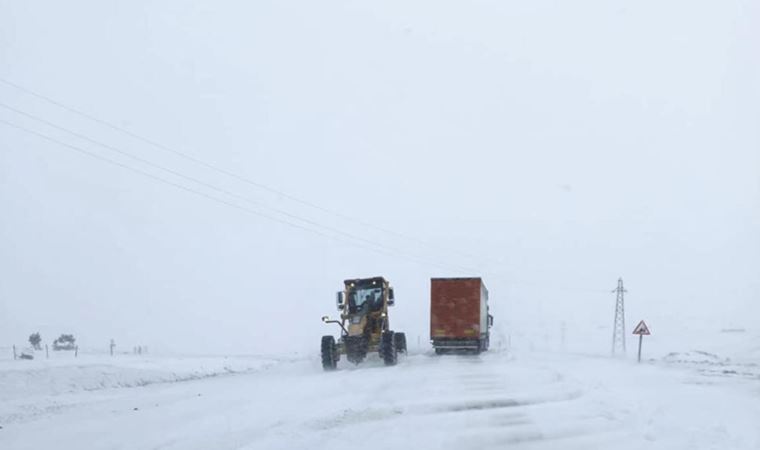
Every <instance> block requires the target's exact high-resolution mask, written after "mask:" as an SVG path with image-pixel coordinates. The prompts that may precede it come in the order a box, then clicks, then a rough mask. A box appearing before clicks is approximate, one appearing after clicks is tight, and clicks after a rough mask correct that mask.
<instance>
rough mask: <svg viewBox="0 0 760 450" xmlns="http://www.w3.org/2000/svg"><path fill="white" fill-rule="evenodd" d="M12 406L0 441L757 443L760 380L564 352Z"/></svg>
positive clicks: (309, 364)
mask: <svg viewBox="0 0 760 450" xmlns="http://www.w3.org/2000/svg"><path fill="white" fill-rule="evenodd" d="M342 363H343V362H342ZM15 408H16V409H17V411H15V414H14V415H13V416H11V415H10V413H9V411H7V410H3V412H4V413H5V415H4V416H3V418H2V419H0V420H4V421H5V423H0V425H2V427H3V428H2V429H0V448H2V449H14V450H16V449H18V450H21V449H35V450H36V449H47V448H56V449H158V448H161V449H188V448H190V449H299V448H304V449H305V448H308V449H331V450H333V449H334V450H338V449H356V448H361V449H381V448H394V449H406V448H444V449H449V448H450V449H458V450H462V449H469V448H473V449H482V448H526V449H527V448H531V449H532V448H538V449H540V448H562V449H574V448H578V449H581V448H582V449H595V448H612V447H613V446H614V447H616V448H623V449H642V448H651V449H715V448H731V449H758V448H760V425H758V424H760V378H753V377H737V376H732V374H726V376H725V377H721V376H713V377H710V376H705V375H704V374H700V373H698V372H697V371H694V370H689V369H684V368H674V367H671V366H668V365H665V364H660V363H658V364H652V363H647V364H641V365H637V364H635V363H634V362H631V361H621V360H612V359H609V358H600V357H593V356H579V355H567V354H524V355H523V354H517V355H512V354H506V353H496V352H492V353H489V354H485V355H482V356H479V357H474V356H471V357H466V356H446V357H435V356H429V355H411V356H409V357H407V358H404V359H403V360H402V361H401V363H400V364H399V365H398V366H396V367H383V366H382V365H381V364H380V362H379V361H369V362H367V363H366V364H364V365H362V366H359V367H357V368H353V367H346V366H345V365H343V366H342V370H340V371H338V372H334V373H324V372H322V370H321V368H320V367H319V365H318V361H316V360H312V359H302V360H295V361H292V360H291V361H281V362H280V363H278V364H275V365H272V366H266V367H262V368H261V369H260V370H253V371H250V372H247V373H242V374H230V375H224V376H218V377H210V378H203V379H198V380H190V381H183V382H177V383H159V384H149V385H146V386H142V387H132V388H120V389H101V390H94V391H78V392H69V393H59V394H56V395H53V396H47V397H45V403H44V405H36V406H35V405H33V404H28V403H27V404H24V403H23V402H21V403H17V404H16V405H15ZM6 409H7V408H6ZM11 417H12V418H13V419H12V420H10V419H11Z"/></svg>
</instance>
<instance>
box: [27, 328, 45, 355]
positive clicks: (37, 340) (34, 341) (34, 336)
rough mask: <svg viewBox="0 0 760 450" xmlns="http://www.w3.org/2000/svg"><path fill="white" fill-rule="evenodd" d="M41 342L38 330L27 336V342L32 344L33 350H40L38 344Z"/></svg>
mask: <svg viewBox="0 0 760 450" xmlns="http://www.w3.org/2000/svg"><path fill="white" fill-rule="evenodd" d="M41 342H42V338H41V337H40V333H39V331H38V332H36V333H34V334H32V335H30V336H29V343H30V344H32V348H34V349H35V350H42V347H41V346H40V343H41Z"/></svg>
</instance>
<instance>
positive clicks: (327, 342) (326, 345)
mask: <svg viewBox="0 0 760 450" xmlns="http://www.w3.org/2000/svg"><path fill="white" fill-rule="evenodd" d="M339 357H340V355H338V346H337V345H336V344H335V338H334V337H332V336H322V368H323V369H325V370H327V371H330V370H335V369H336V368H337V367H338V358H339Z"/></svg>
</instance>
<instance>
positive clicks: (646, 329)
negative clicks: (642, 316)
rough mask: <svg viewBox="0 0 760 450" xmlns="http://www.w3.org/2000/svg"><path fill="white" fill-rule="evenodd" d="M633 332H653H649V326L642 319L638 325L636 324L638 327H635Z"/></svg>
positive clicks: (647, 334) (646, 334)
mask: <svg viewBox="0 0 760 450" xmlns="http://www.w3.org/2000/svg"><path fill="white" fill-rule="evenodd" d="M633 334H638V335H639V336H649V335H650V334H652V333H650V332H649V327H648V326H647V324H645V323H644V321H643V320H642V321H641V322H639V324H638V325H636V328H634V329H633Z"/></svg>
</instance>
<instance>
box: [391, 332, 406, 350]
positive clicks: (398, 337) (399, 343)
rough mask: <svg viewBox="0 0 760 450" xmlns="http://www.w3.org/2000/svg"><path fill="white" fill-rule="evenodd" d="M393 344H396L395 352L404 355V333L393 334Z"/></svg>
mask: <svg viewBox="0 0 760 450" xmlns="http://www.w3.org/2000/svg"><path fill="white" fill-rule="evenodd" d="M393 342H394V344H396V351H397V352H399V353H404V354H406V335H405V334H404V333H393Z"/></svg>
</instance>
